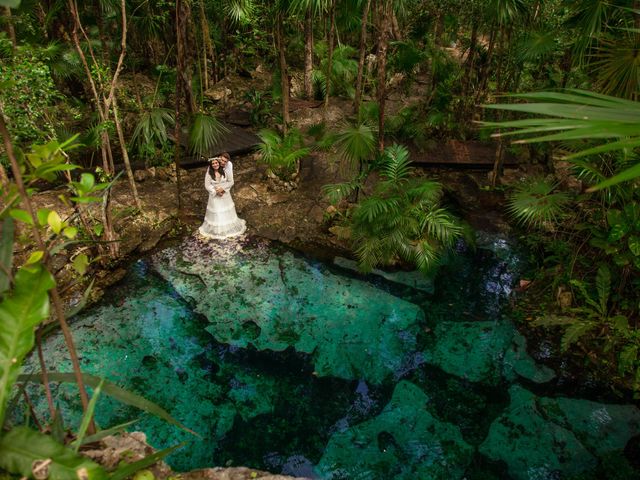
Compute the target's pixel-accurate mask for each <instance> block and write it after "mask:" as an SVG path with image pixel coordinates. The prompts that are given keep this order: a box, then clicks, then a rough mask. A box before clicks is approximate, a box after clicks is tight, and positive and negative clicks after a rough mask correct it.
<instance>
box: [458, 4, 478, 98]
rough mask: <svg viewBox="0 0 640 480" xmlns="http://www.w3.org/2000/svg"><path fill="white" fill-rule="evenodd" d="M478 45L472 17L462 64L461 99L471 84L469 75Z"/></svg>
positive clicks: (476, 28) (476, 22)
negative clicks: (465, 53)
mask: <svg viewBox="0 0 640 480" xmlns="http://www.w3.org/2000/svg"><path fill="white" fill-rule="evenodd" d="M477 45H478V20H477V19H476V18H475V17H474V18H473V20H472V24H471V39H470V42H469V54H468V55H467V59H466V61H465V63H464V79H463V81H462V97H463V98H465V97H466V96H467V93H468V91H469V85H470V84H471V73H472V72H473V67H474V66H475V65H474V64H475V60H476V48H477Z"/></svg>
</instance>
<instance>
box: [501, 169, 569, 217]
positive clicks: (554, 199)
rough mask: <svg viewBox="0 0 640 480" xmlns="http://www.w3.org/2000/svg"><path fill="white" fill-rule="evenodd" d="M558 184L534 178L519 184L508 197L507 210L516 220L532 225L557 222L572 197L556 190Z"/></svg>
mask: <svg viewBox="0 0 640 480" xmlns="http://www.w3.org/2000/svg"><path fill="white" fill-rule="evenodd" d="M555 188H556V186H555V185H554V184H552V183H550V182H547V181H544V180H532V181H530V182H527V183H524V184H522V185H520V186H518V187H517V188H516V189H515V190H514V192H513V193H511V194H510V195H509V197H508V199H507V211H508V212H509V213H510V214H511V216H513V217H514V218H515V220H516V221H518V222H519V223H522V224H523V225H526V226H530V227H540V226H542V225H543V224H545V223H556V222H557V221H558V220H559V219H560V218H561V217H562V216H563V215H564V214H565V212H566V208H567V203H568V202H569V200H570V197H569V196H568V195H567V194H566V193H563V192H554V190H555Z"/></svg>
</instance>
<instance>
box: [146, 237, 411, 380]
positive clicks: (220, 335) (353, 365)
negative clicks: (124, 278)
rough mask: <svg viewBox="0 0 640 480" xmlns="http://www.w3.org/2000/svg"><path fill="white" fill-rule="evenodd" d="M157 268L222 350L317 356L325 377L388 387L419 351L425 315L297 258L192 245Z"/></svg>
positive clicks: (169, 253) (160, 258)
mask: <svg viewBox="0 0 640 480" xmlns="http://www.w3.org/2000/svg"><path fill="white" fill-rule="evenodd" d="M154 266H155V268H156V269H157V270H158V272H159V273H160V274H161V275H163V276H164V277H165V278H166V279H167V280H168V281H169V282H170V283H171V284H172V285H173V286H174V288H175V289H176V290H177V291H178V292H179V293H180V295H181V296H183V297H184V298H186V299H191V301H192V302H193V304H194V310H196V311H197V312H199V313H201V314H203V315H204V316H206V317H207V319H208V321H209V326H208V327H207V331H209V333H211V335H212V336H213V337H214V338H215V339H216V340H217V341H219V342H222V343H226V344H229V345H233V346H236V347H241V348H245V347H247V346H248V345H253V346H254V347H255V348H256V349H258V350H273V351H282V350H285V349H286V348H288V347H293V348H294V349H295V350H296V351H297V352H302V353H306V354H310V355H311V356H312V361H313V363H314V366H315V374H317V375H318V376H335V377H339V378H344V379H358V378H364V379H366V380H367V381H369V382H373V383H380V382H382V381H383V380H384V379H386V378H389V377H390V376H392V375H393V374H394V372H396V371H398V370H399V369H401V367H402V366H403V364H404V363H406V362H407V361H408V358H406V357H407V356H408V355H409V354H411V353H412V352H413V351H415V342H416V333H417V323H418V322H419V321H420V320H421V319H422V318H423V316H424V314H423V312H422V310H421V309H420V308H419V307H418V306H416V305H414V304H412V303H409V302H406V301H404V300H401V299H399V298H397V297H394V296H392V295H390V294H388V293H386V292H384V291H382V290H379V289H376V288H375V287H373V286H371V285H370V284H368V283H366V282H363V281H360V280H357V279H352V278H347V277H341V276H338V275H335V274H333V273H331V272H330V271H328V270H327V269H326V268H324V267H322V266H321V265H320V264H316V265H314V264H311V263H308V262H306V261H304V260H303V259H301V258H299V257H296V256H294V255H293V254H292V253H290V252H284V253H280V254H276V253H275V252H273V251H272V250H270V249H267V248H263V247H260V246H257V247H255V248H243V249H240V247H239V246H238V244H237V243H234V242H224V243H206V242H203V241H201V240H198V239H195V238H190V239H187V240H186V241H185V242H184V243H183V244H182V245H181V246H180V247H179V248H177V249H168V250H165V251H163V252H160V253H158V254H156V255H155V256H154Z"/></svg>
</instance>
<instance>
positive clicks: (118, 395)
mask: <svg viewBox="0 0 640 480" xmlns="http://www.w3.org/2000/svg"><path fill="white" fill-rule="evenodd" d="M18 378H19V379H20V381H21V382H29V381H31V382H35V383H42V376H41V375H40V374H34V375H20V376H19V377H18ZM82 379H83V380H84V383H85V385H88V386H90V387H92V388H96V387H97V386H98V385H99V384H100V382H101V381H102V379H101V378H99V377H96V376H95V375H89V374H88V373H83V374H82ZM49 381H50V382H65V383H75V381H76V380H75V375H74V374H73V373H58V372H49ZM102 392H103V393H104V394H105V395H109V396H110V397H113V398H115V399H116V400H118V401H120V402H122V403H124V404H126V405H131V406H132V407H136V408H139V409H140V410H142V411H145V412H147V413H150V414H151V415H154V416H156V417H158V418H161V419H162V420H164V421H165V422H167V423H170V424H171V425H175V426H176V427H178V428H181V429H182V430H184V431H185V432H189V433H191V434H193V435H195V436H196V437H201V436H200V435H199V434H197V433H196V432H194V431H193V430H190V429H188V428H187V427H185V426H184V425H183V424H182V423H180V422H178V421H177V420H176V419H175V418H173V417H172V416H171V415H170V414H169V413H168V412H167V411H166V410H165V409H163V408H162V407H160V406H159V405H157V404H155V403H153V402H151V401H149V400H147V399H146V398H144V397H141V396H140V395H137V394H135V393H133V392H130V391H128V390H125V389H124V388H121V387H119V386H118V385H116V384H115V383H111V382H109V381H108V380H105V381H104V386H103V387H102Z"/></svg>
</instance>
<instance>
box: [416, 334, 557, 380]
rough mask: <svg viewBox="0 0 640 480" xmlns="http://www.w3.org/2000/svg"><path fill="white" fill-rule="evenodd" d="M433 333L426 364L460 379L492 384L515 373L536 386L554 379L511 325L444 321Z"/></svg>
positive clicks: (551, 373)
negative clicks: (530, 352) (533, 357)
mask: <svg viewBox="0 0 640 480" xmlns="http://www.w3.org/2000/svg"><path fill="white" fill-rule="evenodd" d="M434 333H435V340H434V342H433V346H432V347H431V348H430V349H429V350H428V351H427V352H425V354H424V356H425V359H426V361H427V363H431V364H433V365H437V366H438V367H440V368H441V369H442V370H444V371H445V372H447V373H450V374H452V375H456V376H457V377H460V378H464V379H467V380H469V381H472V382H482V383H488V384H491V385H497V384H498V383H499V382H500V380H501V378H502V377H503V376H504V377H506V378H507V379H508V380H513V379H514V378H515V377H516V374H517V375H520V376H521V377H524V378H527V379H529V380H531V381H534V382H537V383H544V382H548V381H549V380H551V379H553V378H554V377H555V374H554V373H553V371H552V370H550V369H549V368H547V367H545V366H541V365H538V364H536V363H535V361H534V360H533V359H532V358H531V357H530V356H529V355H528V354H527V350H526V340H525V339H524V337H523V336H522V335H520V334H519V333H518V331H517V330H516V329H515V327H514V326H513V325H512V324H511V323H506V322H441V323H439V324H438V325H437V326H436V328H435V332H434Z"/></svg>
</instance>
